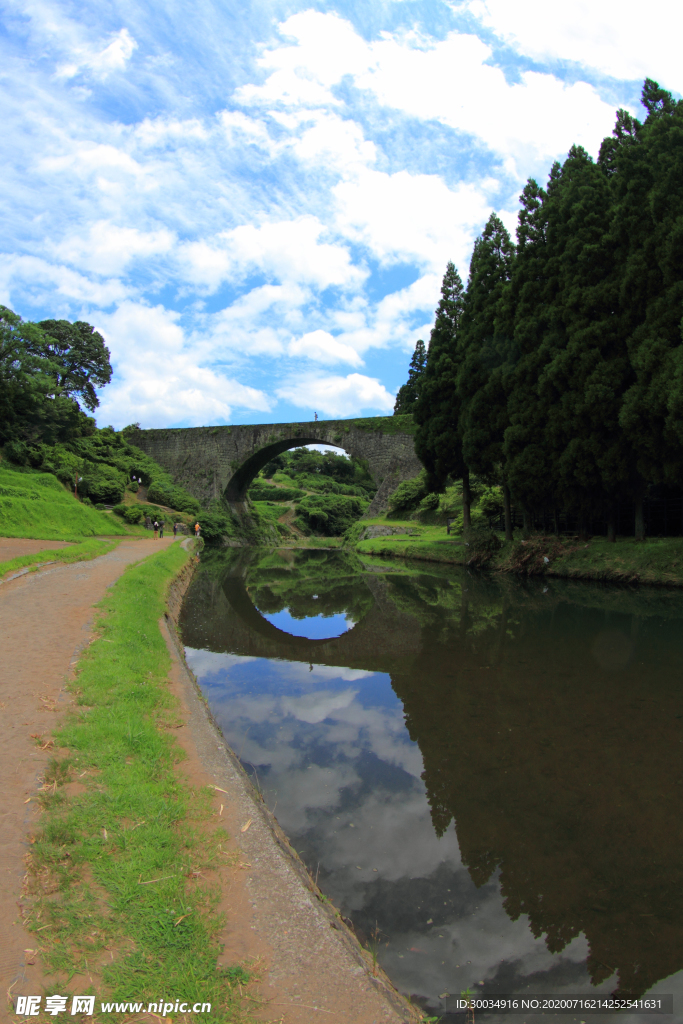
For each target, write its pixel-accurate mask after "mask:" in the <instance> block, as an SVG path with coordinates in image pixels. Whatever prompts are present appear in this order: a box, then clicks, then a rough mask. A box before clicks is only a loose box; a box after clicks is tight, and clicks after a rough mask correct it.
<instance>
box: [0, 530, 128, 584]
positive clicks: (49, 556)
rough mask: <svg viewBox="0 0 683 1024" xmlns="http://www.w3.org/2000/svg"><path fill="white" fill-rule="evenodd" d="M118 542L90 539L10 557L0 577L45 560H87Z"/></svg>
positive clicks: (1, 566) (1, 565) (104, 553)
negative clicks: (54, 548) (63, 546)
mask: <svg viewBox="0 0 683 1024" xmlns="http://www.w3.org/2000/svg"><path fill="white" fill-rule="evenodd" d="M50 539H52V538H50ZM117 543H118V541H115V540H95V539H89V540H84V541H81V543H80V544H73V545H72V546H71V547H68V548H58V549H57V550H56V551H53V550H52V549H47V550H45V551H36V552H35V553H34V554H32V555H19V556H18V557H17V558H10V559H9V560H8V561H7V562H0V579H2V577H3V576H6V575H7V573H11V572H17V571H18V570H19V569H25V568H26V567H29V566H37V565H41V564H44V563H45V562H67V563H68V562H86V561H89V560H90V559H91V558H98V557H99V556H100V555H106V553H107V552H108V551H111V550H112V548H115V547H116V545H117Z"/></svg>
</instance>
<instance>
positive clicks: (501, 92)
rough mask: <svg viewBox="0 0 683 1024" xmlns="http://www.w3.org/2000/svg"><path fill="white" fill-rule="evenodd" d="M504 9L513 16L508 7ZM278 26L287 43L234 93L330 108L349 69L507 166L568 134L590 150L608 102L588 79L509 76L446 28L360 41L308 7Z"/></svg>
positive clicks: (369, 86) (602, 128)
mask: <svg viewBox="0 0 683 1024" xmlns="http://www.w3.org/2000/svg"><path fill="white" fill-rule="evenodd" d="M501 3H502V0H498V2H497V3H496V10H498V9H499V8H500V6H501ZM527 4H528V5H529V6H534V7H539V8H540V4H537V3H532V0H527ZM507 8H508V14H509V17H510V18H512V14H511V13H510V11H511V8H510V5H509V4H508V5H507ZM514 12H515V13H514V16H515V18H516V16H517V7H515V8H514ZM547 20H548V19H547V12H545V13H544V16H543V18H540V16H537V17H536V22H537V24H538V25H539V26H543V27H545V24H546V23H547ZM280 31H281V33H282V34H283V36H287V37H293V38H294V39H295V40H296V45H291V44H289V43H287V44H284V45H281V46H278V47H275V48H273V49H272V50H270V51H269V52H268V53H266V54H265V55H264V57H263V58H262V60H261V63H262V65H263V66H264V67H265V68H267V69H269V70H271V74H270V76H269V77H268V78H267V80H266V81H265V83H264V84H263V85H261V86H248V87H245V88H243V89H242V90H240V91H238V94H237V96H238V99H240V100H241V101H242V102H244V103H259V104H263V103H268V104H277V103H280V104H283V105H285V106H288V107H307V106H324V107H330V106H334V105H336V104H337V100H336V99H335V97H334V95H333V93H332V92H331V89H332V87H333V86H335V85H338V84H339V83H340V82H341V81H342V80H343V79H344V78H345V77H349V78H350V79H352V80H353V82H354V84H355V85H356V86H357V87H358V88H361V89H366V90H368V91H369V92H371V93H373V94H374V95H375V97H376V98H377V100H378V101H379V103H381V104H382V105H384V106H388V107H393V108H395V109H397V110H400V111H402V112H403V113H405V114H408V115H410V116H411V117H416V118H419V119H421V120H438V121H441V122H442V123H444V124H447V125H449V126H450V127H452V128H456V129H458V130H461V131H464V132H467V133H469V134H471V135H474V136H476V137H478V138H479V139H481V140H482V141H483V142H484V143H485V144H486V145H487V146H488V147H489V148H490V149H491V150H492V151H494V152H496V153H499V154H500V155H501V156H502V157H503V158H507V160H508V170H509V171H511V172H512V173H515V172H516V165H517V164H519V163H528V162H529V160H536V161H537V160H541V159H543V160H547V159H550V158H552V157H555V156H558V155H560V154H562V153H563V152H566V150H568V149H569V147H570V146H571V145H572V143H577V144H581V145H584V146H586V148H587V149H589V150H590V151H591V152H595V151H596V150H597V147H598V146H599V143H600V140H601V139H602V138H603V137H604V136H605V135H606V134H608V132H609V131H610V130H611V127H612V123H613V114H614V112H613V109H612V106H611V105H610V104H607V103H604V102H603V101H602V100H601V99H600V97H599V96H598V94H597V92H596V91H595V90H594V89H593V87H592V86H590V85H588V84H587V83H585V82H577V83H574V84H571V85H565V84H564V83H563V82H562V81H561V80H560V79H559V78H556V77H555V76H553V75H551V74H539V73H537V72H523V73H522V74H521V81H520V82H518V83H514V84H512V85H510V84H508V82H507V79H506V77H505V74H504V72H503V71H502V70H501V69H500V68H497V67H494V66H493V65H491V64H489V63H487V62H488V61H489V60H490V58H491V54H492V51H491V48H490V47H489V46H488V45H487V44H486V43H484V42H482V40H480V39H479V38H478V37H477V36H475V35H470V34H464V33H460V32H451V33H449V35H448V36H446V38H445V39H443V40H438V41H434V40H433V39H431V38H426V37H423V36H419V35H418V34H417V33H415V32H412V33H404V34H402V35H400V34H393V35H392V34H390V33H384V34H383V36H382V38H380V39H379V40H377V41H375V42H366V41H365V40H364V39H363V38H362V37H361V36H360V35H358V34H357V33H356V32H355V31H354V30H353V28H352V26H351V25H350V24H349V22H347V21H344V20H343V19H341V18H340V17H339V16H338V15H337V14H333V13H329V14H321V13H320V12H317V11H305V12H302V13H300V14H296V15H293V16H292V17H290V18H288V19H287V20H286V21H284V22H283V23H282V24H281V25H280ZM539 31H540V28H539Z"/></svg>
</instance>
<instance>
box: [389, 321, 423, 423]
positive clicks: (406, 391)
mask: <svg viewBox="0 0 683 1024" xmlns="http://www.w3.org/2000/svg"><path fill="white" fill-rule="evenodd" d="M426 366H427V349H426V348H425V343H424V341H423V340H422V338H419V339H418V342H417V344H416V346H415V351H414V352H413V357H412V359H411V360H410V366H409V367H408V380H407V381H406V383H405V384H403V386H402V387H400V388H399V389H398V392H397V394H396V402H395V404H394V415H395V416H396V415H398V414H400V413H404V412H412V411H413V408H414V406H415V403H416V402H417V400H418V398H419V397H420V391H421V390H422V380H423V377H424V372H425V367H426Z"/></svg>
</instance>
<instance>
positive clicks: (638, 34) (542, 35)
mask: <svg viewBox="0 0 683 1024" xmlns="http://www.w3.org/2000/svg"><path fill="white" fill-rule="evenodd" d="M467 6H468V7H469V9H470V10H471V11H472V12H473V13H474V14H476V15H477V16H478V17H479V18H481V20H482V22H483V23H484V24H485V25H486V26H487V27H489V28H492V29H493V31H494V32H495V33H496V34H497V35H498V36H500V37H501V38H503V39H505V40H507V41H508V42H510V43H511V44H512V45H513V46H515V47H516V48H517V49H518V50H519V51H520V52H521V53H524V54H527V55H528V56H530V57H535V58H541V59H546V60H547V59H555V60H556V59H560V60H571V61H577V62H578V63H580V64H584V65H585V66H587V67H591V68H596V69H598V70H599V71H603V72H605V73H606V74H608V75H613V76H614V77H615V78H626V79H634V78H635V79H642V78H645V77H650V78H655V79H656V80H657V81H659V82H660V83H661V84H662V85H663V86H665V87H667V88H670V89H676V90H677V91H678V92H681V91H683V66H682V65H681V47H680V40H681V36H683V7H682V6H681V5H680V4H676V3H669V4H666V5H665V7H664V8H662V9H661V12H660V13H661V15H662V16H663V17H659V16H656V15H655V16H651V17H649V16H647V15H646V14H645V13H644V12H642V16H638V15H637V14H636V11H635V9H631V10H629V9H628V7H625V6H624V3H623V0H601V2H600V3H599V4H596V3H594V2H593V0H563V3H561V4H555V5H553V7H552V11H550V10H549V8H548V5H547V3H545V2H543V0H515V3H514V4H511V3H510V2H509V0H474V2H472V3H470V4H468V5H467ZM663 18H664V20H663Z"/></svg>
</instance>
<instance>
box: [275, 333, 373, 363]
mask: <svg viewBox="0 0 683 1024" xmlns="http://www.w3.org/2000/svg"><path fill="white" fill-rule="evenodd" d="M288 352H289V354H290V356H304V357H305V358H307V359H314V360H316V361H317V362H319V363H350V364H351V365H352V366H361V365H362V363H363V360H362V359H361V357H360V356H359V354H358V353H357V352H356V350H355V349H353V348H351V346H350V345H344V344H343V342H340V341H338V340H337V338H333V337H332V335H331V334H330V333H329V331H310V332H309V333H308V334H304V335H303V337H301V338H297V339H295V340H294V341H292V342H291V343H290V345H289V348H288Z"/></svg>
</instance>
